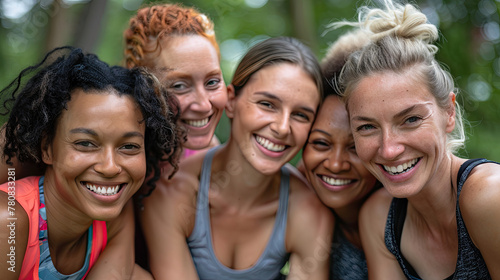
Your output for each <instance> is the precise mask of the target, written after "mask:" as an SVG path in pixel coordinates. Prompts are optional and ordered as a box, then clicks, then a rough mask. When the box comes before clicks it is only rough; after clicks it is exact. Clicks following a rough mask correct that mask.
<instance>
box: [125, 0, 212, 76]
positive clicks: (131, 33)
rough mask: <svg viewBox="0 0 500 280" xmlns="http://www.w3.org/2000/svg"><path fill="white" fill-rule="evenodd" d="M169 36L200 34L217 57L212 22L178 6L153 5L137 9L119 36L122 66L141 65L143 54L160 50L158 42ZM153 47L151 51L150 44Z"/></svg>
mask: <svg viewBox="0 0 500 280" xmlns="http://www.w3.org/2000/svg"><path fill="white" fill-rule="evenodd" d="M170 35H200V36H203V37H205V38H207V39H208V40H209V41H210V42H211V43H212V45H213V46H214V47H215V49H216V51H217V54H219V45H218V44H217V41H216V38H215V32H214V24H213V22H212V21H211V20H210V19H209V18H208V17H207V16H206V15H204V14H202V13H200V12H199V11H197V10H196V9H194V8H185V7H182V6H181V5H178V4H163V5H154V6H151V7H145V8H142V9H139V10H138V11H137V14H136V15H135V16H134V17H132V18H131V19H130V21H129V27H128V28H127V29H126V30H125V32H124V33H123V36H124V38H125V63H126V66H127V67H128V68H132V67H135V66H145V65H146V64H147V63H148V62H149V61H148V60H147V59H146V57H145V54H147V53H150V52H154V51H156V50H157V49H158V48H159V47H160V39H162V38H165V37H167V36H170ZM152 43H154V45H155V46H154V47H153V48H151V47H150V46H151V44H152Z"/></svg>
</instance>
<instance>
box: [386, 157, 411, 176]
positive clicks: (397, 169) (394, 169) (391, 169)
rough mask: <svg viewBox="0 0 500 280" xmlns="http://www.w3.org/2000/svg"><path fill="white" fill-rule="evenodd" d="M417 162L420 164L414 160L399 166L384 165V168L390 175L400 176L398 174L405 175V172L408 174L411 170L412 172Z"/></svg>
mask: <svg viewBox="0 0 500 280" xmlns="http://www.w3.org/2000/svg"><path fill="white" fill-rule="evenodd" d="M417 162H418V159H412V160H410V161H409V162H406V163H403V164H400V165H398V166H387V165H383V166H384V170H385V171H387V172H388V173H389V174H391V175H398V174H401V173H405V172H408V171H409V170H411V169H412V168H413V166H415V164H416V163H417Z"/></svg>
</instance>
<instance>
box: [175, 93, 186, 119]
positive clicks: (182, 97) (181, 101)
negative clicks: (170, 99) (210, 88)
mask: <svg viewBox="0 0 500 280" xmlns="http://www.w3.org/2000/svg"><path fill="white" fill-rule="evenodd" d="M175 97H177V100H178V101H179V105H180V107H181V115H183V114H184V113H185V112H186V110H187V108H188V106H189V94H184V95H180V96H179V95H176V96H175Z"/></svg>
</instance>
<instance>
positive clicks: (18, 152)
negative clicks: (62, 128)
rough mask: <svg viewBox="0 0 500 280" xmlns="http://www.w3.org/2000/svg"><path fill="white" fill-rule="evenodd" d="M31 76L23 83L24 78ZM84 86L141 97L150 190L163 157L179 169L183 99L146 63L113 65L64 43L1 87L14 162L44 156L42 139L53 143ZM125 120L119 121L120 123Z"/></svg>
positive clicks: (8, 154) (6, 153)
mask: <svg viewBox="0 0 500 280" xmlns="http://www.w3.org/2000/svg"><path fill="white" fill-rule="evenodd" d="M26 79H29V80H27V82H26V83H25V84H24V85H23V81H24V80H26ZM77 88H78V89H82V90H83V91H84V92H89V91H92V93H95V92H105V91H107V90H112V89H114V90H113V92H115V93H116V94H118V95H119V96H123V95H128V96H130V97H132V99H133V100H134V101H135V102H136V103H137V105H138V107H139V108H140V110H141V112H142V116H143V118H144V119H143V120H142V121H143V122H144V123H145V126H146V133H145V150H146V176H147V178H148V181H147V183H146V186H147V187H148V188H149V189H148V190H143V192H144V193H146V195H149V194H150V193H151V192H152V191H153V189H154V188H155V182H156V181H157V180H158V179H159V177H160V173H161V168H160V161H167V162H168V163H169V164H170V165H172V166H173V167H174V169H173V172H172V173H171V174H170V176H172V175H173V173H175V171H176V170H177V164H178V161H179V158H180V155H181V152H182V141H183V139H184V138H185V136H184V131H183V130H182V128H181V126H179V125H178V124H177V121H178V119H179V116H180V107H179V104H178V101H177V99H176V98H175V97H174V96H173V95H171V94H170V93H169V92H167V90H166V89H165V88H164V87H162V86H161V84H160V83H159V82H158V80H157V79H156V78H155V77H154V76H153V75H151V74H149V73H147V72H146V71H145V70H143V69H140V68H134V69H126V68H123V67H120V66H112V67H110V66H109V65H108V64H106V63H104V62H102V61H100V60H99V59H98V57H97V56H96V55H94V54H84V53H83V52H82V50H81V49H78V48H73V47H61V48H56V49H54V50H52V51H50V52H49V53H48V54H47V55H46V56H45V58H44V59H43V60H42V61H41V62H40V63H38V64H36V65H34V66H30V67H27V68H25V69H24V70H23V71H21V73H20V74H19V76H18V77H17V78H16V79H14V81H12V82H11V83H10V84H9V85H8V86H7V87H6V88H4V89H3V90H2V91H1V92H0V96H1V97H2V99H3V100H4V102H3V108H2V109H3V111H2V112H0V114H2V115H9V119H8V120H7V122H6V124H5V125H4V127H3V128H2V129H4V130H5V143H4V146H3V159H4V160H6V162H7V164H12V162H11V159H12V158H14V157H16V158H17V160H19V161H20V162H26V161H31V162H36V163H40V164H43V162H42V161H41V150H42V149H41V147H42V140H44V143H51V142H52V140H53V138H54V135H55V131H56V127H57V125H58V120H59V116H60V115H61V112H62V111H63V110H65V109H67V103H68V101H69V100H70V99H71V94H72V92H73V91H74V90H75V89H77ZM117 125H119V124H117Z"/></svg>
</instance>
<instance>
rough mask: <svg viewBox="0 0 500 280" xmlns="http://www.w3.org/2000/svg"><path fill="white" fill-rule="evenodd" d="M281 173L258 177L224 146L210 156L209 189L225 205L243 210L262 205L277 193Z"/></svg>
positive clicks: (234, 151)
mask: <svg viewBox="0 0 500 280" xmlns="http://www.w3.org/2000/svg"><path fill="white" fill-rule="evenodd" d="M280 179H281V172H280V171H278V172H276V173H274V174H270V175H268V174H262V173H261V172H259V171H258V170H256V169H255V168H254V167H253V166H252V165H251V164H250V163H249V162H248V161H247V160H246V159H245V158H244V157H243V156H242V155H241V152H240V151H239V149H238V148H237V147H234V145H233V146H231V143H228V144H227V145H225V146H224V147H222V148H221V149H220V150H219V151H218V152H217V153H216V154H215V156H214V159H213V162H212V175H211V190H213V191H214V192H215V193H217V195H218V196H220V197H221V198H223V199H224V200H225V201H226V203H230V204H234V205H235V206H236V207H238V208H247V207H251V206H252V205H255V204H259V203H261V202H265V201H266V200H268V199H269V198H272V197H275V195H276V194H278V193H279V186H280V183H279V182H280Z"/></svg>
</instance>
